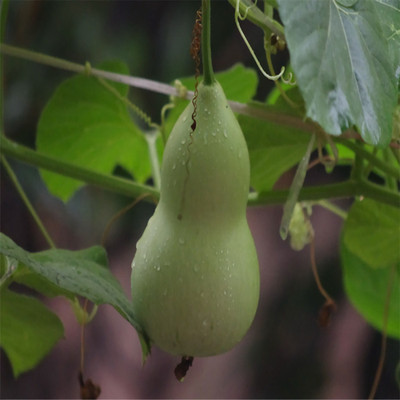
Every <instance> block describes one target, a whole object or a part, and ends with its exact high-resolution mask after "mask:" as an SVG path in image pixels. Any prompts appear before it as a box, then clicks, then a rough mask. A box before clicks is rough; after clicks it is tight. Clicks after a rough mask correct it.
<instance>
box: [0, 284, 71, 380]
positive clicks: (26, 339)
mask: <svg viewBox="0 0 400 400" xmlns="http://www.w3.org/2000/svg"><path fill="white" fill-rule="evenodd" d="M0 300H1V301H0V309H1V323H0V332H1V335H0V345H1V347H3V349H4V351H5V352H6V354H7V356H8V358H9V360H10V362H11V366H12V370H13V373H14V377H18V376H19V375H20V374H21V373H22V372H25V371H27V370H29V369H31V368H33V367H35V366H36V365H37V364H38V363H39V362H40V361H41V360H42V359H43V357H44V356H46V354H47V353H48V352H49V351H50V350H51V349H52V347H53V346H54V345H55V344H56V343H57V341H58V340H59V339H60V338H62V337H63V334H64V328H63V325H62V323H61V321H60V320H59V318H58V317H57V316H56V315H55V314H54V313H52V312H51V311H49V310H48V308H47V307H45V306H44V305H43V304H42V303H41V302H40V301H39V300H37V299H35V298H33V297H28V296H23V295H21V294H17V293H14V292H12V291H10V290H7V289H4V290H1V291H0Z"/></svg>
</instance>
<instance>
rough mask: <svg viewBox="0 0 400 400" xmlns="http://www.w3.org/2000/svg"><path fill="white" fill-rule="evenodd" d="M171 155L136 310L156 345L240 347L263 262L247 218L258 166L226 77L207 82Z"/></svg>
mask: <svg viewBox="0 0 400 400" xmlns="http://www.w3.org/2000/svg"><path fill="white" fill-rule="evenodd" d="M192 114H193V105H192V104H191V103H190V104H189V105H188V106H187V108H186V109H185V110H184V111H183V113H182V114H181V116H180V117H179V119H178V121H177V122H176V124H175V126H174V128H173V130H172V132H171V134H170V137H169V138H168V142H167V145H166V148H165V152H164V158H163V163H162V168H161V196H160V202H159V204H158V205H157V208H156V210H155V213H154V215H153V216H152V217H151V218H150V220H149V222H148V225H147V227H146V229H145V231H144V233H143V236H142V237H141V239H140V240H139V241H138V243H137V251H136V255H135V258H134V260H133V262H132V282H131V284H132V299H133V309H134V313H135V315H136V318H137V320H138V322H139V323H140V324H141V325H142V326H143V328H144V330H145V331H146V333H147V334H148V336H149V338H150V340H151V341H152V343H154V344H155V345H156V346H158V347H159V348H161V349H163V350H165V351H167V352H169V353H171V354H174V355H180V356H193V357H201V356H212V355H216V354H220V353H223V352H226V351H228V350H230V349H231V348H232V347H233V346H235V345H236V344H237V343H238V342H239V341H240V340H241V339H242V337H243V336H244V335H245V333H246V332H247V330H248V329H249V327H250V325H251V323H252V321H253V318H254V315H255V312H256V309H257V304H258V298H259V268H258V260H257V254H256V250H255V246H254V241H253V238H252V236H251V233H250V230H249V227H248V224H247V220H246V204H247V197H248V192H249V180H250V163H249V155H248V150H247V147H246V142H245V139H244V137H243V133H242V131H241V129H240V126H239V124H238V122H237V120H236V118H235V116H234V114H233V112H232V110H231V108H230V107H229V105H228V102H227V99H226V97H225V94H224V92H223V90H222V88H221V86H220V85H219V83H218V82H216V81H214V82H213V83H212V84H210V85H204V83H200V84H199V87H198V98H197V116H196V117H195V120H196V124H195V129H194V131H193V130H192V128H191V126H192V124H193V121H192Z"/></svg>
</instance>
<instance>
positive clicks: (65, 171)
mask: <svg viewBox="0 0 400 400" xmlns="http://www.w3.org/2000/svg"><path fill="white" fill-rule="evenodd" d="M0 150H1V152H3V154H4V155H8V156H10V157H12V158H14V159H17V160H19V161H22V162H25V163H28V164H30V165H34V166H36V167H39V168H44V169H47V170H49V171H52V172H56V173H59V174H62V175H65V176H68V177H70V178H75V179H78V180H80V181H82V182H85V183H88V184H92V185H94V186H98V187H100V188H102V189H104V190H109V191H111V192H114V193H119V194H122V195H124V196H129V197H133V198H136V197H138V196H140V195H142V194H146V193H147V194H149V196H148V197H146V198H145V199H144V200H145V201H149V202H154V200H155V199H158V198H159V196H160V193H159V191H158V190H157V189H155V188H154V187H151V186H147V185H141V184H139V183H136V182H133V181H130V180H128V179H123V178H119V177H116V176H112V175H106V174H102V173H99V172H95V171H92V170H89V169H86V168H84V167H81V166H78V165H74V164H70V163H68V162H65V161H61V160H58V159H55V158H53V157H50V156H47V155H44V154H41V153H38V152H36V151H35V150H32V149H29V148H28V147H25V146H22V145H20V144H17V143H15V142H12V141H10V140H9V139H7V138H6V137H5V136H3V135H0ZM288 194H289V190H271V191H268V192H263V193H250V194H249V200H248V205H249V206H261V205H271V204H283V203H285V201H286V199H287V197H288ZM354 196H365V197H370V198H372V199H374V200H377V201H381V202H382V203H385V204H389V205H392V206H395V207H400V195H399V194H398V193H396V192H393V191H390V190H389V189H387V188H385V187H383V186H379V185H376V184H373V183H371V182H364V181H361V182H357V181H353V180H348V181H346V182H342V183H334V184H329V185H322V186H315V187H303V188H302V189H301V191H300V193H299V198H298V201H308V200H323V199H340V198H349V197H354Z"/></svg>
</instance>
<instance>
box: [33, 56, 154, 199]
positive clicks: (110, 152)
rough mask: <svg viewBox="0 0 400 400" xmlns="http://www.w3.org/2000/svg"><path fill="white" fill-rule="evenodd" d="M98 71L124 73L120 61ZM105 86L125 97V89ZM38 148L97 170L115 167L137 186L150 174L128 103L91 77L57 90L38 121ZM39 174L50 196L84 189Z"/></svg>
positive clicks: (52, 175) (57, 177) (64, 195)
mask: <svg viewBox="0 0 400 400" xmlns="http://www.w3.org/2000/svg"><path fill="white" fill-rule="evenodd" d="M102 69H107V70H109V71H113V72H118V73H122V74H127V73H128V68H127V67H126V65H125V64H123V63H121V62H108V63H104V64H103V65H102ZM108 85H110V86H111V87H113V88H114V89H115V90H116V91H117V92H118V94H119V96H122V97H126V96H127V93H128V87H127V86H125V85H122V84H120V83H112V82H108ZM36 144H37V149H38V151H40V152H42V153H45V154H49V155H51V156H53V157H57V158H59V159H61V160H66V161H69V162H73V163H75V164H77V165H81V166H84V167H86V168H91V169H93V170H95V171H98V172H103V173H111V172H112V171H113V170H114V168H115V166H116V165H117V164H119V165H121V166H123V167H124V168H126V169H127V170H128V171H129V172H131V173H132V174H133V175H134V178H135V179H136V180H137V181H139V182H144V181H145V180H146V179H147V178H148V177H149V176H150V173H151V169H150V162H149V159H148V151H147V144H146V141H145V139H144V137H143V135H142V133H141V132H140V130H139V129H138V128H137V127H136V126H135V125H134V123H133V122H132V119H131V117H130V114H129V112H128V109H127V106H126V104H124V102H123V101H122V100H121V99H119V98H118V96H117V95H116V94H115V93H112V92H111V91H110V90H108V89H107V88H106V87H104V86H103V85H102V84H101V83H100V82H99V80H98V79H97V78H95V77H93V76H84V75H80V76H75V77H73V78H70V79H67V80H66V81H64V82H63V83H62V84H61V85H60V86H59V87H58V88H57V89H56V91H55V93H54V94H53V96H52V98H51V99H50V100H49V102H48V103H47V105H46V107H45V108H44V110H43V112H42V115H41V117H40V121H39V125H38V130H37V139H36ZM41 174H42V177H43V179H44V180H45V182H46V185H47V187H48V188H49V190H50V192H51V193H53V194H54V195H56V196H58V197H59V198H61V199H62V200H64V201H67V200H68V199H69V198H70V197H71V196H72V194H73V193H74V192H75V191H76V190H77V189H78V188H79V187H80V186H81V185H82V183H81V182H78V181H76V180H73V179H71V178H66V177H63V176H61V175H58V174H55V173H52V172H48V171H41Z"/></svg>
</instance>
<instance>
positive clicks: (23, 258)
mask: <svg viewBox="0 0 400 400" xmlns="http://www.w3.org/2000/svg"><path fill="white" fill-rule="evenodd" d="M0 253H1V254H3V255H5V256H7V257H10V258H12V259H14V260H17V261H18V262H19V263H21V264H23V266H24V267H26V268H28V269H30V270H31V271H32V272H33V273H35V274H37V275H40V277H42V278H43V279H46V280H48V281H50V282H51V283H52V284H53V285H55V286H57V287H58V288H60V289H62V290H65V291H67V292H70V293H73V294H75V295H79V296H83V297H85V298H87V299H89V300H90V301H92V302H93V303H95V304H105V303H106V304H110V305H112V306H113V307H114V308H115V309H116V310H117V311H118V312H119V313H120V314H121V315H122V316H123V317H124V318H126V319H127V320H128V321H129V322H130V323H131V324H132V325H133V326H134V328H135V329H136V330H137V332H138V334H139V338H140V340H141V343H142V347H143V353H144V356H146V355H147V354H148V352H149V351H150V346H149V344H148V341H147V339H146V334H145V332H144V331H143V329H142V327H141V326H140V325H139V324H138V322H137V321H136V318H135V315H134V313H133V311H132V305H131V302H130V300H129V299H128V298H127V297H126V295H125V293H124V292H123V290H122V288H121V285H120V284H119V282H118V281H117V279H116V278H115V277H114V275H113V274H112V273H111V272H110V270H109V269H108V268H107V267H106V266H105V264H104V261H105V259H106V255H105V252H104V249H102V248H100V247H93V248H90V249H86V250H85V251H78V252H75V251H70V250H59V249H57V250H47V251H43V252H39V253H36V254H31V253H29V252H27V251H25V250H24V249H22V248H21V247H19V246H17V245H16V244H15V243H14V242H13V241H12V240H11V239H10V238H8V237H7V236H5V235H3V234H2V233H0ZM28 284H29V283H28ZM35 288H37V287H35ZM39 290H40V288H39Z"/></svg>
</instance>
